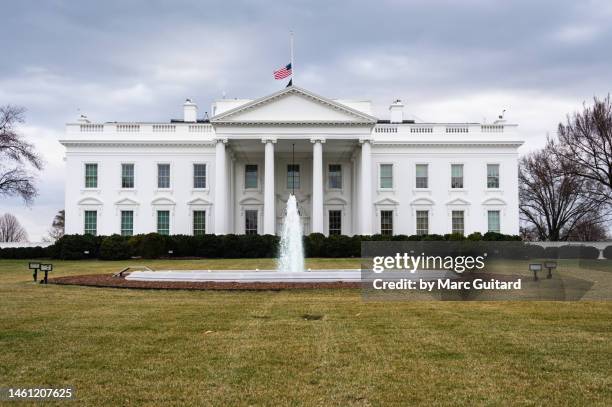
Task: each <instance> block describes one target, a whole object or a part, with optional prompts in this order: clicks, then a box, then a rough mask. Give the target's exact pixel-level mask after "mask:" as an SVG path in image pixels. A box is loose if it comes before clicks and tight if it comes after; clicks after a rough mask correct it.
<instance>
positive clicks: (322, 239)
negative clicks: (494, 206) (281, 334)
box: [0, 233, 612, 260]
mask: <svg viewBox="0 0 612 407" xmlns="http://www.w3.org/2000/svg"><path fill="white" fill-rule="evenodd" d="M520 240H521V239H520V238H519V237H518V236H511V235H503V234H499V233H486V234H484V235H481V234H480V233H473V234H471V235H469V236H467V237H463V236H461V235H456V234H455V235H452V234H449V235H427V236H416V235H413V236H406V235H395V236H382V235H373V236H329V237H326V236H324V235H322V234H320V233H313V234H311V235H309V236H305V237H304V250H305V254H306V256H307V257H360V256H361V242H364V241H452V242H461V245H460V246H461V247H464V248H465V247H468V246H470V243H471V242H502V241H514V242H517V244H516V245H510V246H507V245H506V248H504V249H503V251H504V257H507V258H512V256H513V255H516V256H517V257H524V256H527V255H528V256H529V258H539V257H542V258H544V257H546V258H592V259H596V258H597V257H598V256H599V251H598V250H597V249H596V248H594V247H585V246H569V245H568V246H561V247H549V248H546V249H544V248H541V247H539V246H528V247H527V248H526V246H524V244H523V243H522V242H520ZM278 243H279V238H278V237H277V236H272V235H221V236H216V235H204V236H188V235H173V236H163V235H159V234H157V233H150V234H146V235H136V236H125V237H124V236H119V235H112V236H91V235H66V236H64V237H62V238H61V239H59V240H58V241H57V242H56V243H55V244H53V245H51V246H49V247H46V248H42V247H22V248H6V249H0V258H5V259H32V258H55V259H64V260H81V259H103V260H123V259H128V258H131V257H142V258H167V257H201V258H266V257H268V258H270V257H276V256H277V254H278ZM470 247H472V248H474V249H475V248H476V247H477V246H470ZM604 255H605V256H606V258H608V259H612V246H609V247H607V248H606V250H605V251H604Z"/></svg>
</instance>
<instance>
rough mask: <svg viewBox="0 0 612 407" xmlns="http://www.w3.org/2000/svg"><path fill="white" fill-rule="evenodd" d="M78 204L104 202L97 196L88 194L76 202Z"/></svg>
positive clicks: (99, 203) (100, 203) (98, 203)
mask: <svg viewBox="0 0 612 407" xmlns="http://www.w3.org/2000/svg"><path fill="white" fill-rule="evenodd" d="M77 204H78V205H103V204H104V202H102V201H101V200H99V199H98V198H95V197H93V196H88V197H85V198H81V199H80V200H79V201H78V202H77Z"/></svg>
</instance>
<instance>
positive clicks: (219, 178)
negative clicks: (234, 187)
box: [215, 139, 227, 235]
mask: <svg viewBox="0 0 612 407" xmlns="http://www.w3.org/2000/svg"><path fill="white" fill-rule="evenodd" d="M216 142H217V144H216V145H215V235H224V234H226V233H227V159H226V154H227V153H226V151H225V143H227V139H217V140H216Z"/></svg>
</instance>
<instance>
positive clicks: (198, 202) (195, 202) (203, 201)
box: [187, 198, 212, 206]
mask: <svg viewBox="0 0 612 407" xmlns="http://www.w3.org/2000/svg"><path fill="white" fill-rule="evenodd" d="M187 205H202V206H204V205H212V202H210V201H207V200H206V199H204V198H194V199H192V200H191V201H188V202H187Z"/></svg>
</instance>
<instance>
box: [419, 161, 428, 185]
mask: <svg viewBox="0 0 612 407" xmlns="http://www.w3.org/2000/svg"><path fill="white" fill-rule="evenodd" d="M416 187H417V188H429V180H428V168H427V164H417V165H416Z"/></svg>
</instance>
